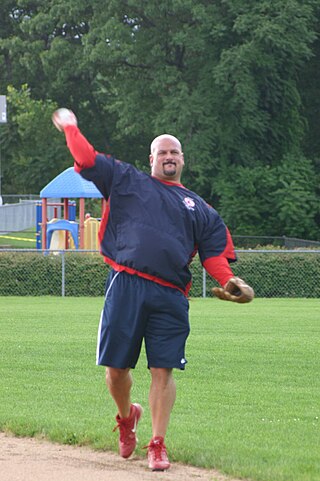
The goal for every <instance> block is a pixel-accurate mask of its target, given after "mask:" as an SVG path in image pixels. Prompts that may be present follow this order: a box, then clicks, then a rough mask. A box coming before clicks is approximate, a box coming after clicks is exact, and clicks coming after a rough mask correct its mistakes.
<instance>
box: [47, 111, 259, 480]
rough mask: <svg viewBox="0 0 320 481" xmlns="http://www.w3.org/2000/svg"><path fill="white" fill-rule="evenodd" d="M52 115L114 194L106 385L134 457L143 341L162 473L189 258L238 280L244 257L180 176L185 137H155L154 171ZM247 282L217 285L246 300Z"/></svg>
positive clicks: (78, 156)
mask: <svg viewBox="0 0 320 481" xmlns="http://www.w3.org/2000/svg"><path fill="white" fill-rule="evenodd" d="M53 122H54V124H55V126H56V127H57V128H58V129H59V130H61V131H64V133H65V136H66V141H67V145H68V148H69V149H70V151H71V153H72V155H73V157H74V159H75V164H74V166H75V170H76V171H77V172H79V173H80V174H81V176H83V177H84V178H85V179H88V180H90V181H92V182H94V183H95V185H96V186H97V188H98V189H99V190H100V192H101V193H102V194H103V196H104V197H105V198H106V199H107V200H108V208H107V210H106V212H105V213H104V217H103V219H102V222H101V227H100V232H99V239H100V246H101V252H102V254H103V255H104V258H105V261H106V262H107V263H108V264H109V265H110V266H111V267H112V270H111V272H110V275H109V277H108V280H107V284H106V294H105V304H104V309H103V312H102V315H101V320H100V325H99V331H98V345H97V364H99V365H103V366H106V383H107V387H108V389H109V392H110V394H111V396H112V397H113V399H114V401H115V404H116V406H117V409H118V414H117V416H116V421H117V426H116V428H115V429H117V428H119V431H120V438H119V451H120V454H121V456H123V457H124V458H128V457H129V456H131V454H132V453H133V451H134V449H135V447H136V427H137V424H138V422H139V420H140V417H141V415H142V407H141V406H140V404H137V403H132V402H131V398H130V392H131V386H132V376H131V369H132V368H134V367H135V365H136V363H137V361H138V358H139V355H140V350H141V345H142V341H143V340H144V342H145V346H146V354H147V359H148V368H149V369H150V373H151V386H150V395H149V405H150V411H151V418H152V438H151V441H150V443H149V445H148V446H147V447H148V462H149V467H150V468H151V469H152V470H153V471H163V470H166V469H168V468H169V467H170V462H169V460H168V456H167V451H166V446H165V443H164V439H165V435H166V431H167V427H168V424H169V418H170V414H171V411H172V408H173V405H174V402H175V397H176V387H175V382H174V379H173V375H172V371H173V368H178V369H184V368H185V364H186V362H187V361H186V359H185V343H186V339H187V337H188V334H189V330H190V329H189V320H188V307H189V305H188V299H187V294H188V291H189V289H190V286H191V274H190V271H189V264H190V262H191V261H192V258H193V256H194V255H195V254H196V252H199V256H200V259H201V262H202V264H203V265H204V267H205V269H206V270H207V271H208V273H209V274H210V275H211V276H213V277H214V278H215V279H216V280H217V281H218V282H219V283H220V284H221V285H222V286H226V285H229V282H230V279H237V278H234V275H233V273H232V270H231V269H230V267H229V261H234V260H235V259H236V256H235V253H234V248H233V243H232V240H231V237H230V234H229V232H228V230H227V228H226V226H225V224H224V223H223V221H222V219H221V218H220V216H219V215H218V213H217V212H216V211H215V210H214V209H213V208H212V207H210V206H208V205H207V204H206V202H205V201H204V200H203V199H201V197H199V196H198V195H197V194H195V193H194V192H192V191H190V190H188V189H186V188H185V187H184V186H183V185H182V184H181V173H182V170H183V166H184V156H183V152H182V149H181V144H180V142H179V140H178V139H177V138H175V137H173V136H172V135H168V134H164V135H160V136H158V137H156V138H155V139H154V140H153V142H152V144H151V152H150V156H149V160H150V166H151V175H148V174H146V173H143V172H140V171H138V170H137V169H136V168H135V167H133V166H132V165H130V164H127V163H124V162H120V161H118V160H116V159H114V158H113V157H111V156H107V155H104V154H100V153H98V152H96V151H95V149H94V148H93V147H92V146H91V145H90V144H89V143H88V141H87V140H86V139H85V138H84V136H83V135H82V134H81V132H80V130H79V129H78V127H77V119H76V117H75V115H74V114H73V113H72V112H71V111H69V110H67V109H59V110H57V111H56V112H55V113H54V114H53ZM240 281H241V280H240ZM241 282H242V285H245V284H244V283H243V281H241ZM241 282H240V290H239V284H238V285H237V287H236V290H235V291H234V292H233V293H231V294H230V292H231V291H232V289H226V288H221V289H217V293H218V296H219V297H221V298H224V299H227V300H237V299H238V298H239V293H240V294H241V289H242V285H241ZM246 287H247V288H248V289H251V288H249V287H248V286H246ZM229 290H230V292H229ZM228 296H229V297H228ZM230 296H231V297H230ZM251 298H252V297H251ZM248 300H251V299H248Z"/></svg>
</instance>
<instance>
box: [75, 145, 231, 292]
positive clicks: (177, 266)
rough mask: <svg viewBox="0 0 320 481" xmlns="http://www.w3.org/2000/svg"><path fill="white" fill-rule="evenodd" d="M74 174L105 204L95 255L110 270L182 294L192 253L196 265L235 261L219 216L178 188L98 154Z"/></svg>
mask: <svg viewBox="0 0 320 481" xmlns="http://www.w3.org/2000/svg"><path fill="white" fill-rule="evenodd" d="M77 170H78V171H79V172H80V174H81V175H82V176H83V177H84V178H85V179H87V180H90V181H92V182H94V184H95V185H96V186H97V188H98V189H99V190H100V192H101V193H102V195H103V196H104V197H105V199H107V200H108V201H109V202H108V208H107V210H106V212H105V215H104V219H103V221H102V224H101V229H100V235H99V237H100V242H101V252H102V254H103V255H104V256H105V260H106V262H108V263H109V264H110V265H112V266H113V267H114V268H115V269H117V270H126V271H127V272H129V273H133V274H138V275H142V277H146V278H149V279H152V280H154V281H156V282H159V283H161V284H164V285H170V286H171V287H176V288H178V289H180V290H181V291H183V292H184V293H185V294H186V293H187V292H188V290H189V288H190V285H191V273H190V270H189V264H190V262H191V260H192V258H193V256H194V255H195V254H196V252H197V251H198V252H199V256H200V259H201V262H202V263H204V262H205V261H206V260H208V259H210V258H216V257H219V256H224V257H226V258H228V260H230V261H232V260H235V254H234V250H233V244H232V240H231V237H230V234H229V233H228V230H227V228H226V226H225V224H224V222H223V221H222V219H221V217H220V216H219V214H218V213H217V212H216V210H215V209H214V208H212V207H211V206H209V205H208V204H207V203H206V202H205V201H204V200H203V199H202V198H201V197H199V196H198V195H197V194H195V193H194V192H192V191H190V190H188V189H186V188H185V187H184V186H182V185H180V184H174V183H172V182H163V181H160V180H158V179H157V178H154V177H152V176H150V175H148V174H146V173H144V172H141V171H139V170H137V169H136V168H135V167H134V166H132V165H130V164H127V163H124V162H120V161H118V160H115V159H114V158H112V157H110V156H106V155H103V154H98V155H96V157H95V160H94V165H93V166H92V167H88V168H81V169H80V168H77Z"/></svg>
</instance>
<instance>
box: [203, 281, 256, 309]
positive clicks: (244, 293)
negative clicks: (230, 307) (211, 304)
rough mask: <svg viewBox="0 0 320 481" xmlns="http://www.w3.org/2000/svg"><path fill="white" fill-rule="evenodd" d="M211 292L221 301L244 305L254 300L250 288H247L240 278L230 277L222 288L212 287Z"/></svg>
mask: <svg viewBox="0 0 320 481" xmlns="http://www.w3.org/2000/svg"><path fill="white" fill-rule="evenodd" d="M212 292H213V294H214V295H215V296H217V297H219V299H222V300H223V301H232V302H238V303H240V304H244V303H245V302H251V301H252V299H253V298H254V291H253V289H252V287H250V286H248V284H246V283H245V282H244V281H243V280H242V279H240V277H231V279H229V280H228V282H227V283H226V285H225V286H224V287H214V288H213V289H212Z"/></svg>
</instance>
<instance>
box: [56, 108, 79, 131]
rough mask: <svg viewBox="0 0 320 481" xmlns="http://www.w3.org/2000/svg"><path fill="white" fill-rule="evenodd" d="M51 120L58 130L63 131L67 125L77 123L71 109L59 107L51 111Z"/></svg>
mask: <svg viewBox="0 0 320 481" xmlns="http://www.w3.org/2000/svg"><path fill="white" fill-rule="evenodd" d="M52 122H53V123H54V125H55V126H56V128H57V129H58V130H60V131H63V130H64V128H65V127H66V126H67V125H77V118H76V116H75V115H74V113H73V112H72V110H69V109H65V108H61V109H58V110H56V111H55V112H54V113H53V115H52Z"/></svg>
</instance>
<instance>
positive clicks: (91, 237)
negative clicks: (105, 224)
mask: <svg viewBox="0 0 320 481" xmlns="http://www.w3.org/2000/svg"><path fill="white" fill-rule="evenodd" d="M99 227H100V222H99V221H98V219H95V218H94V217H89V218H88V219H86V220H85V221H84V248H85V249H88V250H92V251H98V250H99V249H100V244H99V238H98V232H99Z"/></svg>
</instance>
